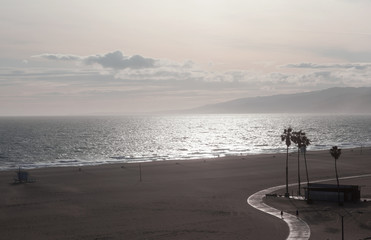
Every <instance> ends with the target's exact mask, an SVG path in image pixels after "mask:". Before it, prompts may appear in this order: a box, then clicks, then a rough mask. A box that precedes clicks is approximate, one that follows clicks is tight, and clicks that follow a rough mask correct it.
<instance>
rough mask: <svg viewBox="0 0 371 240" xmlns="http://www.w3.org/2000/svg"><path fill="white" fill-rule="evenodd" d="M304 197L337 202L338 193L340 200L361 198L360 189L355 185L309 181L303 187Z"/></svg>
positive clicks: (355, 200) (346, 200) (353, 200)
mask: <svg viewBox="0 0 371 240" xmlns="http://www.w3.org/2000/svg"><path fill="white" fill-rule="evenodd" d="M304 191H305V198H306V199H308V192H309V199H310V200H317V201H331V202H337V201H338V200H339V199H338V194H339V195H340V202H357V201H360V199H361V190H360V188H359V186H357V185H339V188H338V186H337V185H336V184H320V183H310V184H309V187H304Z"/></svg>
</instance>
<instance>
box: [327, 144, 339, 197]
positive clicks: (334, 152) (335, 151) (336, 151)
mask: <svg viewBox="0 0 371 240" xmlns="http://www.w3.org/2000/svg"><path fill="white" fill-rule="evenodd" d="M330 154H331V156H332V157H333V158H334V159H335V173H336V182H337V186H338V202H339V204H340V185H339V175H338V168H337V164H336V163H337V160H338V159H339V157H340V155H341V149H340V148H338V147H337V146H333V147H332V148H331V149H330Z"/></svg>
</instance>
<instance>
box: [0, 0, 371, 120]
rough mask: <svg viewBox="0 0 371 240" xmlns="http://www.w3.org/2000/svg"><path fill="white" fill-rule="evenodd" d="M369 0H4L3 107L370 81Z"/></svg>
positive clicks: (157, 107) (161, 99) (70, 111)
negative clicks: (104, 0)
mask: <svg viewBox="0 0 371 240" xmlns="http://www.w3.org/2000/svg"><path fill="white" fill-rule="evenodd" d="M369 9H371V2H369V1H354V0H353V1H351V0H340V1H339V0H337V1H335V0H329V1H317V0H316V1H294V0H283V1H275V2H272V1H268V0H262V1H242V0H229V1H226V0H216V1H210V0H200V1H196V0H191V1H170V0H160V1H150V0H143V1H127V0H123V1H117V0H112V1H106V2H101V1H95V0H94V1H86V0H77V1H74V2H68V3H66V2H65V1H60V0H56V1H45V0H35V1H14V0H13V1H10V0H4V1H2V7H1V9H0V19H1V21H0V25H1V27H0V33H1V36H2V38H1V39H0V51H1V56H0V63H1V65H0V100H1V101H0V116H19V115H91V114H102V115H107V114H115V115H121V114H142V113H148V112H160V111H169V110H178V109H190V108H196V107H199V106H202V105H206V104H212V103H218V102H224V101H229V100H233V99H238V98H245V97H256V96H271V95H277V94H289V93H300V92H309V91H315V90H322V89H327V88H331V87H371V82H370V80H369V79H371V45H370V44H369V42H370V40H371V26H370V25H369V22H370V21H371V15H370V14H369Z"/></svg>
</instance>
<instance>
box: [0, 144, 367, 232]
mask: <svg viewBox="0 0 371 240" xmlns="http://www.w3.org/2000/svg"><path fill="white" fill-rule="evenodd" d="M307 158H308V168H309V174H310V177H311V179H312V180H318V179H324V178H333V177H334V176H335V172H334V160H333V158H331V156H330V154H329V153H328V152H327V151H324V152H308V154H307ZM285 159H286V155H285V154H267V155H265V154H262V155H251V156H240V157H226V158H217V159H200V160H189V161H165V162H152V163H142V164H141V173H142V174H141V177H142V179H141V181H140V168H139V164H112V165H102V166H90V167H82V168H81V171H79V169H78V168H76V167H75V168H46V169H34V170H29V172H30V174H31V177H32V178H35V179H36V182H34V183H27V184H13V178H14V177H15V171H7V172H0V191H1V195H0V233H1V235H0V239H285V238H286V237H287V235H288V227H287V226H286V224H285V223H284V222H283V221H281V220H280V219H278V218H274V217H272V216H270V215H267V214H265V213H262V212H260V211H258V210H256V209H254V208H252V207H251V206H249V205H248V204H247V203H246V199H247V198H248V197H249V196H250V195H251V194H253V193H255V192H257V191H259V190H262V189H264V188H268V187H272V186H276V185H282V184H285ZM289 162H290V163H289V171H290V174H289V182H290V183H294V182H297V165H296V162H297V158H296V154H295V153H291V154H290V159H289ZM338 169H339V175H340V176H350V175H357V174H367V173H371V150H370V149H369V148H367V149H366V148H364V149H363V151H362V154H361V152H360V150H359V149H355V150H343V154H342V156H341V157H340V159H339V161H338ZM301 176H302V182H303V185H304V182H305V169H304V163H303V162H302V171H301ZM358 181H359V185H362V197H369V198H371V193H370V192H371V179H362V181H361V180H360V179H359V180H357V179H356V180H352V184H358ZM344 183H345V182H344ZM291 191H295V189H292V190H291ZM363 193H365V194H366V196H364V194H363ZM268 201H269V202H270V203H271V204H272V205H277V206H278V207H280V208H285V209H286V210H287V211H295V210H293V209H299V211H300V216H301V217H303V218H304V219H305V220H306V221H308V224H309V225H310V227H311V231H312V238H311V239H327V238H324V237H322V236H329V237H328V239H334V238H336V239H339V228H338V227H337V226H338V224H337V223H336V222H335V223H332V222H331V221H330V222H329V221H328V219H330V218H332V217H333V215H331V214H333V212H336V211H334V210H332V208H333V207H336V208H337V206H336V204H333V203H330V204H328V205H327V204H325V203H314V204H312V205H310V207H308V206H307V205H306V204H305V203H303V202H292V201H290V200H287V199H269V200H268ZM293 206H294V207H293ZM351 206H352V209H353V208H354V209H356V210H354V211H358V209H359V212H362V213H357V214H359V215H360V216H361V217H357V220H356V221H355V222H356V223H358V222H359V221H360V222H363V223H362V224H361V223H360V224H361V225H360V224H358V225H357V224H356V223H355V224H353V223H352V224H350V221H349V222H348V223H349V224H348V226H347V228H348V231H351V230H350V229H352V231H353V232H355V233H359V235H357V236H360V237H358V238H356V239H364V238H366V237H371V230H370V225H371V223H370V220H369V219H371V206H370V204H368V203H362V204H361V205H351ZM344 207H347V205H345V206H344ZM324 208H325V210H326V209H329V210H328V211H327V212H331V214H325V210H323V209H324ZM351 211H352V213H353V216H354V215H355V214H354V211H353V210H351ZM317 212H320V213H321V214H317ZM306 213H307V215H306V216H307V217H305V216H304V215H305V214H306ZM322 213H323V214H322ZM357 216H358V215H357ZM323 234H327V235H323ZM318 236H319V237H320V238H318ZM335 236H336V237H335Z"/></svg>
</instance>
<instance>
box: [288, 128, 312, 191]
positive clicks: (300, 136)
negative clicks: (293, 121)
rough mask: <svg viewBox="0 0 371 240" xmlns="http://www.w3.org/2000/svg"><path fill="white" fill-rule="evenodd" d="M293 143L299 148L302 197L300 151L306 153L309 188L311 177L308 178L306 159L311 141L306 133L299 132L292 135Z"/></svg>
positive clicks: (306, 168) (306, 166)
mask: <svg viewBox="0 0 371 240" xmlns="http://www.w3.org/2000/svg"><path fill="white" fill-rule="evenodd" d="M292 141H293V142H294V143H295V144H296V145H297V147H298V187H299V195H301V192H300V190H301V186H300V159H299V158H300V150H302V149H303V153H304V162H305V171H306V175H307V185H308V187H309V176H308V165H307V157H306V147H307V146H308V145H309V144H310V140H309V139H308V138H307V136H306V135H305V132H303V131H301V130H300V131H299V132H293V133H292Z"/></svg>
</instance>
